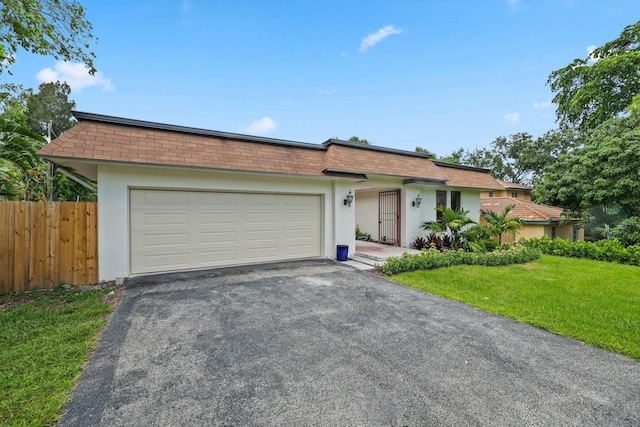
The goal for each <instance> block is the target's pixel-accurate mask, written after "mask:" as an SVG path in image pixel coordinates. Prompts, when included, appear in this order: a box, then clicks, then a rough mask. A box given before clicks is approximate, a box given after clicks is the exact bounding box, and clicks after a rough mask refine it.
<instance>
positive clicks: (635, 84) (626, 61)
mask: <svg viewBox="0 0 640 427" xmlns="http://www.w3.org/2000/svg"><path fill="white" fill-rule="evenodd" d="M638 70H640V21H639V22H636V23H635V24H633V25H629V26H627V27H626V28H625V29H624V31H623V32H622V33H621V34H620V36H619V37H618V38H617V39H615V40H613V41H610V42H608V43H606V44H604V45H603V46H601V47H599V48H597V49H596V50H594V51H593V52H592V53H591V54H590V55H589V56H587V57H586V58H585V59H574V60H573V62H572V63H571V64H569V65H567V66H566V67H564V68H561V69H559V70H556V71H554V72H552V73H551V75H550V76H549V79H548V81H547V84H548V85H549V86H550V87H551V90H552V91H553V92H555V93H556V95H555V97H554V98H553V102H554V103H555V104H557V106H558V108H557V110H556V114H557V117H558V121H559V122H560V124H561V125H562V126H568V127H577V128H580V129H583V130H585V129H593V128H595V127H596V126H598V125H599V124H601V123H603V122H605V121H606V120H608V119H611V118H614V117H617V116H619V115H620V114H621V113H623V112H624V111H625V109H626V108H627V107H628V106H629V105H630V104H631V102H632V99H633V97H634V96H635V95H637V94H638V93H640V78H638Z"/></svg>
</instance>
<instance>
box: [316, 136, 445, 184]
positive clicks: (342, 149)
mask: <svg viewBox="0 0 640 427" xmlns="http://www.w3.org/2000/svg"><path fill="white" fill-rule="evenodd" d="M327 145H328V146H327V154H326V156H325V159H324V163H323V165H322V167H323V170H324V171H335V172H349V173H363V174H367V173H371V174H376V175H392V176H400V177H405V178H424V179H431V180H439V181H442V182H444V181H446V179H447V177H446V176H445V175H444V174H443V173H442V171H441V170H440V169H439V168H438V167H437V166H436V165H434V164H433V162H431V161H430V160H429V159H428V158H426V157H425V156H417V155H413V153H402V152H395V150H394V151H380V150H375V149H374V150H370V149H362V148H361V147H357V146H352V144H341V143H336V142H332V143H330V144H327Z"/></svg>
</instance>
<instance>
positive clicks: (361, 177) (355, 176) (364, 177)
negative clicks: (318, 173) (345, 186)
mask: <svg viewBox="0 0 640 427" xmlns="http://www.w3.org/2000/svg"><path fill="white" fill-rule="evenodd" d="M324 174H325V175H326V176H335V177H337V178H350V179H357V180H360V181H366V180H367V179H369V178H367V175H365V174H363V173H350V172H337V171H332V170H330V169H327V170H325V171H324Z"/></svg>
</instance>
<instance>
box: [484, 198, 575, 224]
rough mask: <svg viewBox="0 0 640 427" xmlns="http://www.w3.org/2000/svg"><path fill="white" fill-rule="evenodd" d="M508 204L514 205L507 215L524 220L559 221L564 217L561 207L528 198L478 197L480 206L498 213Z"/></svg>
mask: <svg viewBox="0 0 640 427" xmlns="http://www.w3.org/2000/svg"><path fill="white" fill-rule="evenodd" d="M509 205H516V206H515V208H513V210H512V211H511V212H509V216H511V217H519V218H522V219H523V220H524V221H526V222H559V221H562V220H564V219H565V217H563V216H562V209H561V208H558V207H555V206H547V205H540V204H537V203H534V202H532V201H530V200H522V199H518V198H514V197H490V198H488V199H480V208H481V209H483V210H485V211H494V212H497V213H500V212H502V211H504V209H505V208H506V207H507V206H509Z"/></svg>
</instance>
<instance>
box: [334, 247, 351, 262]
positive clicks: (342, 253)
mask: <svg viewBox="0 0 640 427" xmlns="http://www.w3.org/2000/svg"><path fill="white" fill-rule="evenodd" d="M336 252H337V253H336V258H337V259H338V261H346V260H347V259H348V258H349V246H347V245H338V246H337V249H336Z"/></svg>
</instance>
